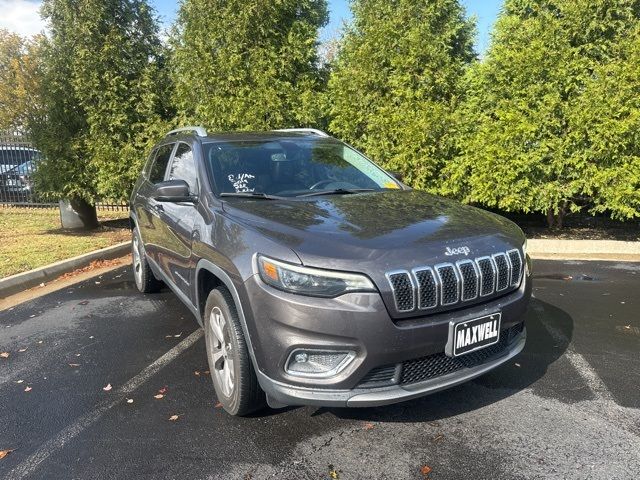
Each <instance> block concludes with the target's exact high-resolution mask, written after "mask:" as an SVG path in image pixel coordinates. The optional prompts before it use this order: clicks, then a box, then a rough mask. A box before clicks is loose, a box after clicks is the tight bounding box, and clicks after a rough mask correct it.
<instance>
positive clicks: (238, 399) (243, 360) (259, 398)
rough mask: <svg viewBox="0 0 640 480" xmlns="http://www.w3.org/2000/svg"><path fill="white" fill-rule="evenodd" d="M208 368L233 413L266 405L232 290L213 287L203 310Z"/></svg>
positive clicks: (219, 397)
mask: <svg viewBox="0 0 640 480" xmlns="http://www.w3.org/2000/svg"><path fill="white" fill-rule="evenodd" d="M204 338H205V343H206V347H207V358H208V360H209V371H210V372H211V377H212V378H213V387H214V389H215V391H216V396H217V398H218V401H219V402H220V403H221V404H222V407H223V408H224V409H225V410H226V411H227V412H228V413H230V414H231V415H238V416H242V415H248V414H249V413H252V412H254V411H256V410H258V409H260V408H262V407H263V406H264V401H265V396H264V392H263V391H262V389H261V388H260V386H259V385H258V379H257V378H256V374H255V371H254V370H253V365H252V363H251V358H250V357H249V350H248V348H247V344H246V341H245V338H244V333H243V331H242V326H241V325H240V321H239V319H238V314H237V312H236V309H235V304H234V303H233V298H232V297H231V294H230V293H229V292H228V291H227V290H226V289H224V288H218V289H215V290H212V291H211V293H209V296H208V298H207V304H206V306H205V311H204Z"/></svg>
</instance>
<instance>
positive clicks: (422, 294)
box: [411, 267, 438, 310]
mask: <svg viewBox="0 0 640 480" xmlns="http://www.w3.org/2000/svg"><path fill="white" fill-rule="evenodd" d="M411 273H413V276H414V277H415V279H416V280H417V285H418V308H419V309H420V310H429V309H431V308H436V307H437V306H438V280H437V279H436V275H435V273H433V268H431V267H422V268H414V269H413V270H412V271H411Z"/></svg>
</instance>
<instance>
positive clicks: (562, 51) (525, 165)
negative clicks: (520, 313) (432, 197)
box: [442, 0, 640, 226]
mask: <svg viewBox="0 0 640 480" xmlns="http://www.w3.org/2000/svg"><path fill="white" fill-rule="evenodd" d="M639 11H640V6H639V4H638V2H637V1H635V0H507V1H506V3H505V6H504V10H503V12H502V14H501V15H500V18H499V19H498V22H497V24H496V27H495V32H494V37H493V42H492V45H491V47H490V49H489V51H488V53H487V56H486V58H485V59H483V61H482V62H479V63H477V64H475V65H474V66H473V67H472V68H471V69H470V70H469V71H468V73H467V76H466V85H467V87H466V88H467V91H468V98H467V101H466V102H465V103H464V105H463V106H462V108H461V109H460V110H459V111H458V122H457V125H458V129H457V134H456V138H457V142H458V146H459V148H460V154H459V156H458V157H457V158H455V159H454V160H453V161H451V162H449V163H448V164H447V166H446V168H445V172H444V181H443V188H442V191H443V192H444V193H445V194H454V195H457V196H459V197H460V198H462V199H463V200H465V201H467V202H477V203H480V204H483V205H488V206H491V207H498V208H500V209H503V210H507V211H525V212H527V211H536V212H545V213H547V215H548V218H549V223H550V225H553V224H555V225H558V226H561V224H562V217H563V216H564V214H565V213H566V212H567V211H571V210H573V211H575V210H578V209H580V208H581V207H586V208H588V209H590V210H591V211H592V212H600V211H608V212H610V213H611V214H612V215H613V216H614V217H617V218H621V219H624V218H632V217H634V216H638V215H639V214H640V209H639V207H640V197H639V190H638V189H639V187H640V175H639V173H640V165H639V163H638V161H639V157H638V154H639V153H640V142H639V140H640V136H639V135H640V134H639V132H640V130H639V128H638V127H639V126H640V124H639V123H638V122H639V113H640V111H639V109H638V107H639V106H640V103H639V102H640V97H639V96H638V93H640V78H639V77H638V72H639V71H640V70H639V69H638V67H639V66H640V64H639V63H638V55H639V53H640V52H639V51H638V47H639V43H638V40H639V37H638V32H639V31H638V26H639V22H638V19H639Z"/></svg>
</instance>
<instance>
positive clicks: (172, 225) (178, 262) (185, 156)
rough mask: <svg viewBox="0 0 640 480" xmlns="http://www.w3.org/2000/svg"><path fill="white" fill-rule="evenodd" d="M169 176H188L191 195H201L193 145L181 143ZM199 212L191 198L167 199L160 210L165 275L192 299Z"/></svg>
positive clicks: (169, 170)
mask: <svg viewBox="0 0 640 480" xmlns="http://www.w3.org/2000/svg"><path fill="white" fill-rule="evenodd" d="M165 179H166V180H184V181H186V182H187V184H188V185H189V190H190V193H191V195H193V196H197V195H198V193H199V183H198V176H197V173H196V166H195V161H194V157H193V149H192V148H191V146H189V145H188V144H186V143H183V142H180V143H178V145H177V147H176V149H175V152H174V154H173V157H172V159H171V162H170V165H169V168H168V169H167V174H166V177H165ZM198 215H199V213H198V209H197V206H196V205H195V204H193V203H189V202H179V203H173V202H164V203H163V209H162V210H161V212H160V219H161V220H162V222H163V223H164V224H165V226H166V227H165V230H164V232H165V234H164V235H163V237H162V239H161V243H160V245H159V248H158V252H159V253H158V255H159V263H160V266H161V268H162V269H163V271H164V273H165V275H167V277H169V278H170V279H171V281H172V282H173V283H174V284H175V285H176V286H177V287H178V288H179V289H180V290H181V291H182V293H184V294H185V295H186V296H187V297H188V298H189V299H190V300H192V301H193V298H192V289H191V284H192V283H193V279H194V271H195V262H194V260H193V257H192V253H191V245H192V242H193V236H194V226H195V225H196V219H197V216H198Z"/></svg>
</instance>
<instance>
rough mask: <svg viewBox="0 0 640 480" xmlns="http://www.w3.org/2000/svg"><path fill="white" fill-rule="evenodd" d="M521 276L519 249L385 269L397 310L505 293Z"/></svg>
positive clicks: (436, 306)
mask: <svg viewBox="0 0 640 480" xmlns="http://www.w3.org/2000/svg"><path fill="white" fill-rule="evenodd" d="M523 277H524V261H523V259H522V252H520V250H519V249H512V250H508V251H506V252H498V253H495V254H493V255H490V256H489V255H486V256H482V257H477V258H463V259H461V260H458V261H456V262H455V263H440V264H437V265H435V266H433V267H431V266H422V267H416V268H413V269H412V270H411V271H408V270H394V271H390V272H388V273H386V278H387V280H388V282H389V285H390V286H391V292H392V295H393V299H394V303H395V308H396V311H397V312H398V313H410V312H413V311H416V310H436V309H443V308H442V307H454V306H457V305H459V304H464V303H465V302H472V301H474V300H477V299H478V298H484V297H489V296H491V295H497V294H504V293H507V292H508V291H512V290H514V289H515V288H517V287H519V286H520V284H521V282H522V279H523ZM445 309H446V308H445Z"/></svg>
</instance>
